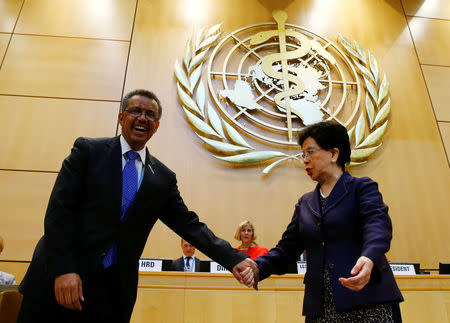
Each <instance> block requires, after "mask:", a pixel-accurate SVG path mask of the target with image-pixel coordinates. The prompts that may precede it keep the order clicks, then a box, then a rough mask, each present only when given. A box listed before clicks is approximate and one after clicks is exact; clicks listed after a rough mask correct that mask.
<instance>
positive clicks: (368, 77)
mask: <svg viewBox="0 0 450 323" xmlns="http://www.w3.org/2000/svg"><path fill="white" fill-rule="evenodd" d="M273 18H274V20H275V23H261V24H256V25H251V26H247V27H244V28H241V29H239V30H236V31H234V32H232V33H230V34H229V35H227V36H225V37H223V38H222V39H220V36H221V32H220V27H221V25H215V26H213V27H211V28H209V29H207V28H203V29H202V30H200V31H199V32H198V33H197V34H196V35H195V36H194V37H192V39H189V40H188V41H187V43H186V47H185V51H184V57H183V61H182V63H178V61H177V62H176V63H175V76H176V79H177V92H178V97H179V100H180V102H181V105H182V108H183V110H184V113H185V115H186V118H187V119H188V120H189V122H190V124H191V126H192V128H193V130H194V131H195V133H196V135H197V136H198V137H199V138H200V139H201V140H202V141H203V142H204V143H205V144H206V145H207V146H208V148H209V149H210V150H211V151H212V152H213V156H214V157H216V158H218V159H220V160H222V161H226V162H228V163H234V164H236V165H242V164H252V163H262V162H264V163H266V164H268V165H267V167H265V168H264V170H263V173H268V172H270V171H271V170H272V169H273V168H274V167H275V166H277V165H279V164H280V163H282V162H284V161H288V160H297V161H300V158H299V156H300V153H299V148H298V146H297V143H296V140H295V138H296V135H297V134H298V132H300V131H301V130H302V129H303V128H304V127H305V126H308V125H310V124H313V123H316V122H320V121H323V120H334V121H335V122H338V123H340V124H342V125H344V126H345V127H346V129H347V131H348V134H349V137H350V142H351V145H352V153H351V162H350V163H349V165H348V166H355V165H360V164H363V163H366V162H367V159H368V158H369V157H370V155H372V154H373V153H374V152H375V151H376V150H377V149H378V148H379V147H380V146H381V138H382V137H383V135H384V133H385V131H386V127H387V124H388V116H389V112H390V98H389V96H388V89H389V85H388V81H387V79H386V75H384V76H383V77H381V75H380V72H379V69H378V64H377V61H376V59H375V57H374V56H373V55H372V54H371V53H370V52H366V51H365V50H364V49H363V47H362V46H361V45H360V44H359V43H358V42H356V41H350V40H348V39H347V38H345V37H344V36H342V35H340V34H338V38H337V39H338V44H339V46H338V45H336V44H334V43H333V42H331V41H329V40H328V39H326V38H324V37H322V36H320V35H318V34H316V33H314V32H312V31H309V30H307V29H305V28H302V27H299V26H296V25H291V24H287V23H286V21H287V14H286V13H285V12H284V11H281V10H275V11H274V12H273ZM205 84H207V88H208V89H209V91H208V92H209V95H207V90H206V86H205ZM267 147H269V148H267Z"/></svg>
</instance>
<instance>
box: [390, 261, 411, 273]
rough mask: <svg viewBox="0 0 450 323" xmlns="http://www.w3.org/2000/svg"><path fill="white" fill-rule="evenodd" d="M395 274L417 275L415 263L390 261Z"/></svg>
mask: <svg viewBox="0 0 450 323" xmlns="http://www.w3.org/2000/svg"><path fill="white" fill-rule="evenodd" d="M389 265H390V266H391V269H392V272H393V273H394V275H416V269H415V268H414V265H413V264H396V263H390V264H389Z"/></svg>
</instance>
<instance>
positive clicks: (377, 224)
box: [357, 177, 392, 270]
mask: <svg viewBox="0 0 450 323" xmlns="http://www.w3.org/2000/svg"><path fill="white" fill-rule="evenodd" d="M361 180H362V181H361V183H360V185H359V187H358V188H357V190H358V191H357V193H358V195H359V205H358V208H359V215H360V217H361V221H362V230H363V243H362V250H361V256H366V257H368V258H370V259H371V260H372V261H373V262H374V265H375V268H378V269H379V270H380V269H382V266H383V265H384V263H385V257H384V254H385V253H386V252H387V251H388V250H389V248H390V244H391V239H392V223H391V219H390V218H389V215H388V207H387V205H386V204H384V203H383V198H382V196H381V193H380V192H379V190H378V184H377V183H376V182H374V181H372V180H371V179H369V178H367V177H365V178H361Z"/></svg>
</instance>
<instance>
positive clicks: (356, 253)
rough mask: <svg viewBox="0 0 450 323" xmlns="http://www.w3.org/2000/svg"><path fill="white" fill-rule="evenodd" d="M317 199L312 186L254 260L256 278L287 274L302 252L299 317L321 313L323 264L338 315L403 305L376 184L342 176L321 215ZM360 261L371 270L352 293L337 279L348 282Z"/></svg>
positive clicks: (388, 223)
mask: <svg viewBox="0 0 450 323" xmlns="http://www.w3.org/2000/svg"><path fill="white" fill-rule="evenodd" d="M319 194H320V193H319V185H317V187H316V189H315V191H313V192H310V193H307V194H305V195H303V197H302V198H300V200H299V201H298V203H297V204H296V206H295V212H294V216H293V218H292V220H291V223H290V224H289V225H288V227H287V229H286V231H285V232H284V233H283V236H282V238H281V240H280V241H279V242H278V244H277V246H276V247H275V248H273V249H271V250H270V251H269V252H268V253H267V254H266V255H264V256H261V257H259V258H256V259H255V261H256V262H257V264H258V267H259V269H260V279H264V278H266V277H268V276H269V275H270V274H271V273H276V274H279V275H281V274H284V273H286V268H287V265H288V264H289V263H291V262H295V261H297V259H298V257H299V255H300V254H301V253H302V252H303V250H306V253H307V255H308V260H307V269H306V275H305V279H304V283H305V297H304V299H303V315H306V316H309V315H311V316H315V315H318V314H319V313H320V308H321V295H322V289H323V279H322V273H323V270H324V265H328V267H329V268H330V269H329V273H330V279H331V287H332V292H333V296H334V301H335V304H336V308H337V309H338V310H348V309H352V308H355V307H358V306H364V305H367V304H377V303H382V302H390V301H393V302H400V301H402V300H403V298H402V295H401V293H400V291H399V289H398V287H397V284H396V282H395V279H394V276H393V274H392V271H391V267H390V266H389V264H388V262H387V260H386V257H385V253H386V252H387V251H388V250H389V248H390V242H391V239H392V224H391V220H390V218H389V216H388V213H387V212H388V207H387V206H386V205H385V204H384V203H383V199H382V196H381V194H380V192H379V191H378V185H377V183H375V182H374V181H372V180H371V179H369V178H367V177H363V178H356V177H352V176H351V175H350V174H349V173H347V172H345V173H344V174H343V175H342V176H341V177H340V179H339V180H338V182H337V183H336V185H335V187H334V188H333V190H332V192H331V193H330V195H329V196H328V198H327V201H326V203H325V207H324V211H323V213H322V211H321V208H320V203H319ZM360 256H366V257H368V258H370V259H371V260H372V261H373V262H374V267H373V270H372V275H371V278H370V281H369V283H368V284H367V285H366V286H365V287H364V288H363V289H362V290H361V291H359V292H356V291H351V290H349V289H347V288H346V287H344V286H342V285H341V283H340V282H339V281H338V278H339V277H349V276H350V271H351V269H352V268H353V266H354V265H355V263H356V261H357V259H358V258H359V257H360Z"/></svg>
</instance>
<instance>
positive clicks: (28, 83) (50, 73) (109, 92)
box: [0, 35, 129, 100]
mask: <svg viewBox="0 0 450 323" xmlns="http://www.w3.org/2000/svg"><path fill="white" fill-rule="evenodd" d="M128 47H129V43H128V42H118V41H107V40H90V39H74V38H60V37H43V36H23V35H13V38H12V40H11V43H10V45H9V49H8V53H7V54H6V57H5V61H4V62H3V66H2V69H1V70H0V93H1V94H15V95H31V96H44V97H64V98H85V99H93V100H95V99H96V100H120V98H121V93H122V86H123V77H124V73H125V66H126V61H127V55H128Z"/></svg>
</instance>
